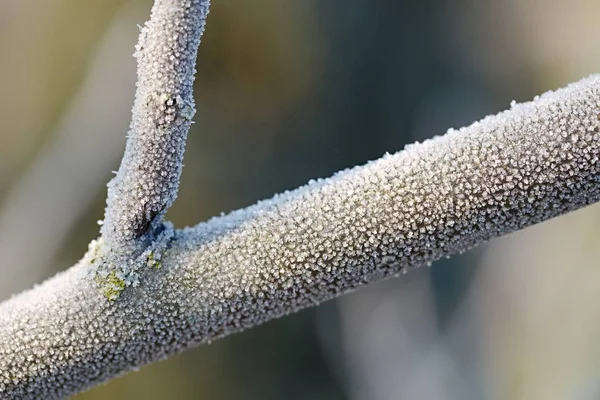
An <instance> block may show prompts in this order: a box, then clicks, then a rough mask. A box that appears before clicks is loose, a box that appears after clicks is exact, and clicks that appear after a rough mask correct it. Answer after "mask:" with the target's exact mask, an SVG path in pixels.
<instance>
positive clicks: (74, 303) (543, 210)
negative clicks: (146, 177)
mask: <svg viewBox="0 0 600 400" xmlns="http://www.w3.org/2000/svg"><path fill="white" fill-rule="evenodd" d="M599 157H600V76H592V77H590V78H587V79H584V80H582V81H580V82H578V83H575V84H572V85H570V86H568V87H567V88H564V89H560V90H558V91H556V92H553V93H552V92H550V93H547V94H545V95H542V96H541V97H539V98H536V100H534V101H533V102H530V103H524V104H520V105H514V106H513V107H512V108H511V110H508V111H505V112H503V113H500V114H498V115H496V116H492V117H487V118H485V119H484V120H482V121H480V122H477V123H475V124H473V125H471V126H470V127H467V128H463V129H460V130H451V131H450V132H448V133H447V134H446V135H444V136H442V137H437V138H435V139H432V140H428V141H426V142H424V143H421V144H415V145H411V146H409V147H407V148H406V149H405V150H404V151H401V152H399V153H397V154H394V155H387V156H385V157H383V158H382V159H380V160H377V161H374V162H371V163H369V164H367V165H365V166H361V167H356V168H354V169H351V170H347V171H343V172H340V173H338V174H337V175H335V176H334V177H332V178H329V179H325V180H319V181H316V182H311V183H309V184H308V185H307V186H305V187H302V188H300V189H297V190H295V191H292V192H287V193H284V194H281V195H278V196H275V197H274V198H273V199H270V200H266V201H263V202H260V203H258V204H257V205H255V206H252V207H249V208H246V209H243V210H239V211H236V212H233V213H231V214H229V215H227V216H224V217H218V218H214V219H212V220H210V221H208V222H206V223H202V224H200V225H198V226H196V227H193V228H186V229H183V230H178V231H175V232H174V233H173V237H172V240H171V241H170V242H168V243H167V244H165V245H164V246H162V247H160V246H158V247H153V248H154V249H155V250H153V251H152V252H150V253H145V254H146V256H145V257H146V258H145V259H144V260H145V261H146V264H145V265H142V266H140V268H139V274H140V276H141V279H140V284H139V286H137V287H134V286H131V287H127V288H126V289H125V290H123V291H122V292H121V293H119V296H117V297H116V300H108V299H107V296H106V293H105V292H102V291H99V290H98V287H97V274H96V269H97V268H98V260H97V257H98V249H99V244H98V243H93V244H92V245H91V246H90V250H89V252H88V254H87V255H86V256H85V257H84V258H83V259H82V260H81V261H80V262H79V263H78V264H77V265H75V266H74V267H72V268H71V269H69V270H67V271H66V272H64V273H62V274H59V275H57V276H55V277H54V278H52V279H50V280H48V281H46V282H45V283H43V284H41V285H40V286H38V287H36V288H34V289H32V290H30V291H28V292H25V293H23V294H21V295H19V296H16V297H14V298H12V299H11V300H9V301H7V302H4V303H3V304H1V305H0V397H1V398H3V399H16V398H44V399H52V398H60V397H63V396H66V395H69V394H72V393H75V392H77V391H80V390H83V389H85V388H88V387H90V386H92V385H95V384H98V383H100V382H103V381H105V380H107V379H109V378H111V377H114V376H116V375H119V374H122V373H124V372H126V371H129V370H131V369H134V368H137V367H139V366H141V365H144V364H146V363H149V362H152V361H154V360H158V359H161V358H165V357H168V356H169V355H171V354H174V353H176V352H178V351H181V350H183V349H186V348H189V347H192V346H195V345H197V344H199V343H201V342H204V341H207V340H211V339H215V338H218V337H222V336H224V335H227V334H230V333H232V332H236V331H240V330H243V329H246V328H250V327H253V326H256V325H258V324H260V323H262V322H265V321H268V320H270V319H273V318H277V317H280V316H282V315H285V314H288V313H291V312H295V311H297V310H299V309H302V308H304V307H308V306H312V305H316V304H318V303H319V302H322V301H324V300H327V299H330V298H332V297H335V296H337V295H338V294H341V293H344V292H347V291H350V290H352V289H354V288H356V287H358V286H360V285H364V284H368V283H371V282H374V281H377V280H379V279H382V278H386V277H390V276H394V275H397V274H399V273H401V272H403V271H405V270H407V269H409V268H412V267H417V266H421V265H424V264H427V263H429V262H432V261H434V260H436V259H438V258H440V257H442V256H444V255H449V254H453V253H456V252H459V251H462V250H465V249H468V248H470V247H472V246H474V245H477V244H480V243H482V242H484V241H486V240H488V239H490V238H493V237H496V236H499V235H502V234H506V233H509V232H512V231H514V230H517V229H521V228H524V227H526V226H529V225H532V224H535V223H537V222H540V221H543V220H546V219H548V218H552V217H555V216H558V215H561V214H563V213H566V212H568V211H571V210H574V209H577V208H580V207H582V206H585V205H588V204H591V203H594V202H596V201H598V200H600V167H599V163H598V158H599ZM151 247H152V246H151Z"/></svg>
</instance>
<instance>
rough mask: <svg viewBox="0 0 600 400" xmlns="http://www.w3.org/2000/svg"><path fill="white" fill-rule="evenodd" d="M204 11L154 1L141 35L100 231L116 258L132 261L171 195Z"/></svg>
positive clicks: (201, 0) (202, 1)
mask: <svg viewBox="0 0 600 400" xmlns="http://www.w3.org/2000/svg"><path fill="white" fill-rule="evenodd" d="M208 10H209V0H157V1H156V2H155V4H154V6H153V8H152V15H151V17H150V21H148V22H147V23H146V25H145V26H144V27H143V28H142V29H141V33H140V39H139V42H138V45H137V48H136V53H135V56H136V58H137V62H138V82H137V92H136V96H135V103H134V106H133V117H132V121H131V126H130V130H129V134H128V140H127V146H126V149H125V155H124V156H123V161H122V162H121V166H120V168H119V171H118V173H117V175H116V176H115V178H114V179H113V180H112V181H111V182H110V183H109V185H108V198H107V206H106V213H105V220H104V225H103V227H102V237H103V239H104V242H105V243H106V247H107V248H108V249H109V250H110V251H111V252H113V253H116V254H118V255H124V256H127V257H131V256H133V255H139V253H140V252H141V251H142V250H143V249H144V248H145V247H146V246H148V244H149V243H150V242H151V241H152V240H153V239H154V237H155V235H156V233H157V230H158V229H160V222H161V220H162V217H163V215H164V213H165V212H166V210H167V209H168V208H169V207H170V206H171V204H172V203H173V201H174V200H175V197H176V196H177V189H178V186H179V178H180V175H181V169H182V162H183V153H184V150H185V142H186V137H187V133H188V130H189V127H190V124H191V123H192V117H193V116H194V113H195V109H194V99H193V96H192V90H193V83H194V76H195V73H196V70H195V66H196V55H197V53H198V45H199V44H200V37H201V36H202V32H203V31H204V24H205V20H206V16H207V14H208Z"/></svg>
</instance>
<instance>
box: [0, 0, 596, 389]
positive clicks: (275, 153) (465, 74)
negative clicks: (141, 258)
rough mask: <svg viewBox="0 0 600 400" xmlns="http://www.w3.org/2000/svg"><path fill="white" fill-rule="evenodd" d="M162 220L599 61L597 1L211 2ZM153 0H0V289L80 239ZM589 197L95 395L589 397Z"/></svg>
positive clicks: (79, 244) (592, 222)
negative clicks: (172, 196)
mask: <svg viewBox="0 0 600 400" xmlns="http://www.w3.org/2000/svg"><path fill="white" fill-rule="evenodd" d="M213 3H214V4H213V7H212V11H211V15H210V18H209V20H208V25H207V31H206V33H205V36H204V39H203V43H202V46H201V48H200V52H199V62H198V76H197V84H196V99H197V108H198V113H197V115H196V118H195V119H196V124H195V125H194V126H193V129H192V131H191V132H190V135H189V144H188V147H187V153H186V159H185V163H186V166H185V168H184V173H183V178H182V186H181V190H180V194H179V198H178V200H177V202H176V204H175V206H174V207H173V208H172V209H171V210H170V211H169V214H168V218H170V219H171V220H172V221H174V222H175V224H176V225H177V226H179V227H183V226H186V225H194V224H196V223H198V222H200V221H203V220H206V219H207V218H209V217H211V216H213V215H215V214H218V213H220V212H227V211H229V210H232V209H235V208H239V207H244V206H247V205H249V204H252V203H254V202H255V201H257V200H259V199H262V198H265V197H270V196H271V195H272V194H274V193H276V192H280V191H283V190H286V189H292V188H295V187H297V186H299V185H302V184H304V183H305V182H307V181H308V180H309V179H310V178H316V177H326V176H329V175H331V174H332V173H334V172H335V171H337V170H340V169H343V168H347V167H350V166H354V165H357V164H363V163H365V162H366V161H368V160H372V159H375V158H378V157H380V156H381V155H382V154H383V153H384V152H386V151H387V152H396V151H398V150H401V149H402V148H403V146H404V145H405V144H407V143H410V142H413V141H415V140H423V139H425V138H427V137H431V136H433V135H438V134H442V133H444V132H445V131H446V129H448V128H450V127H460V126H463V125H466V124H469V123H470V122H472V121H474V120H476V119H480V118H482V117H483V116H485V115H486V114H490V113H496V112H498V111H500V110H502V109H504V108H507V107H508V105H509V103H510V101H511V100H517V101H524V100H528V99H531V98H532V97H533V96H534V95H536V94H539V93H541V92H543V91H546V90H549V89H554V88H557V87H560V86H564V85H565V84H567V83H568V82H570V81H574V80H578V79H580V78H581V77H584V76H586V75H589V74H590V73H593V72H599V71H600V52H599V51H598V47H597V44H598V43H600V26H599V25H598V17H597V16H598V15H600V3H599V2H597V1H595V0H571V1H566V0H562V1H561V0H502V1H499V0H455V1H452V0H254V1H244V0H214V1H213ZM150 7H151V1H149V0H87V1H77V0H44V1H39V0H2V1H0V54H1V56H0V93H2V97H1V98H0V254H2V262H1V263H0V299H5V298H8V297H9V296H10V295H12V294H15V293H17V292H19V291H21V290H23V289H25V288H28V287H31V286H32V285H33V284H34V283H35V282H40V281H42V280H44V279H46V278H48V277H50V276H52V275H53V274H54V273H56V272H57V271H59V270H62V269H65V268H67V267H68V266H70V265H72V264H73V263H74V262H76V261H77V260H78V259H79V258H80V257H81V256H82V255H83V253H84V252H85V250H86V245H87V243H88V242H89V241H90V240H91V239H93V238H95V237H96V236H97V235H98V226H97V220H99V219H102V214H103V207H104V198H105V184H106V182H107V181H108V180H109V179H110V177H111V171H112V170H116V169H117V168H118V164H119V160H120V158H121V154H122V151H123V148H124V141H125V134H126V132H127V127H128V123H129V118H130V109H131V104H132V102H133V95H134V85H135V62H134V59H133V57H132V56H131V55H132V53H133V47H134V44H135V42H136V40H137V34H138V28H137V26H136V25H137V24H140V25H141V24H143V22H144V21H145V20H146V19H147V18H148V16H149V10H150ZM599 239H600V207H599V206H592V207H589V208H587V209H585V210H581V211H578V212H575V213H572V214H570V215H568V216H564V217H561V218H558V219H555V220H552V221H549V222H547V223H544V224H541V225H539V226H536V227H533V228H530V229H527V230H525V231H522V232H519V233H516V234H512V235H509V236H507V237H504V238H502V239H499V240H496V241H494V242H493V243H491V244H489V245H486V246H483V247H480V248H478V249H476V250H474V251H470V252H468V253H466V254H464V255H461V256H455V257H453V258H451V259H449V260H442V261H439V262H437V263H434V264H433V266H432V267H431V268H422V269H420V270H418V271H415V272H412V273H409V274H408V275H405V276H403V277H402V278H400V279H396V280H390V281H386V282H382V283H379V284H375V285H372V286H370V287H368V288H364V289H361V290H359V291H357V292H355V293H354V294H351V295H348V296H345V297H343V298H341V299H338V300H335V301H331V302H329V303H326V304H324V305H322V306H321V307H318V308H316V309H311V310H306V311H303V312H300V313H297V314H295V315H292V316H289V317H286V318H283V319H280V320H277V321H273V322H269V323H267V324H265V325H263V326H261V327H258V328H256V329H253V330H250V331H247V332H244V333H242V334H237V335H233V336H230V337H228V338H226V339H223V340H220V341H217V342H215V343H212V344H210V345H203V346H200V347H198V348H196V349H194V350H191V351H188V352H186V353H184V354H181V355H179V356H176V357H173V358H171V359H169V360H168V361H165V362H161V363H157V364H154V365H151V366H148V367H145V368H142V369H141V370H140V371H138V372H134V373H131V374H128V375H126V376H125V377H122V378H120V379H117V380H114V381H112V382H110V383H109V384H107V385H105V386H102V387H99V388H95V389H93V390H91V391H89V392H87V393H84V394H81V395H78V396H76V399H80V400H92V399H137V398H143V399H166V398H168V399H171V400H175V399H261V400H262V399H266V400H270V399H292V400H296V399H332V400H334V399H349V400H357V399H373V400H388V399H389V400H392V399H449V400H450V399H456V400H469V399H598V398H600V344H599V343H598V337H600V309H599V308H598V307H597V306H596V305H597V304H598V302H599V301H600V268H598V267H599V265H598V264H599V261H598V260H600V246H598V245H597V244H598V242H599Z"/></svg>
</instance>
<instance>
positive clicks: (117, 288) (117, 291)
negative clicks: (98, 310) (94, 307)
mask: <svg viewBox="0 0 600 400" xmlns="http://www.w3.org/2000/svg"><path fill="white" fill-rule="evenodd" d="M95 281H96V283H97V284H98V285H99V286H100V290H101V291H102V294H103V295H104V297H106V298H107V299H108V300H111V301H115V300H117V299H118V298H119V296H120V295H121V293H122V292H123V290H125V288H126V287H127V284H126V283H125V281H124V280H123V279H120V278H119V277H117V274H116V272H115V271H111V272H109V274H108V276H106V277H102V276H101V275H99V274H97V275H96V277H95Z"/></svg>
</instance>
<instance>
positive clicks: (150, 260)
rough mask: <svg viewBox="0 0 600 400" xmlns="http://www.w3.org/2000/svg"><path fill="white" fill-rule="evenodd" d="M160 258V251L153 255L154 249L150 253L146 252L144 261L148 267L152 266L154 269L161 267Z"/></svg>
mask: <svg viewBox="0 0 600 400" xmlns="http://www.w3.org/2000/svg"><path fill="white" fill-rule="evenodd" d="M161 258H162V255H161V254H160V253H159V254H158V255H157V256H155V255H154V251H151V252H150V253H148V256H147V257H146V263H147V264H148V266H149V267H153V268H154V269H161V268H162V262H161V261H160V259H161Z"/></svg>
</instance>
